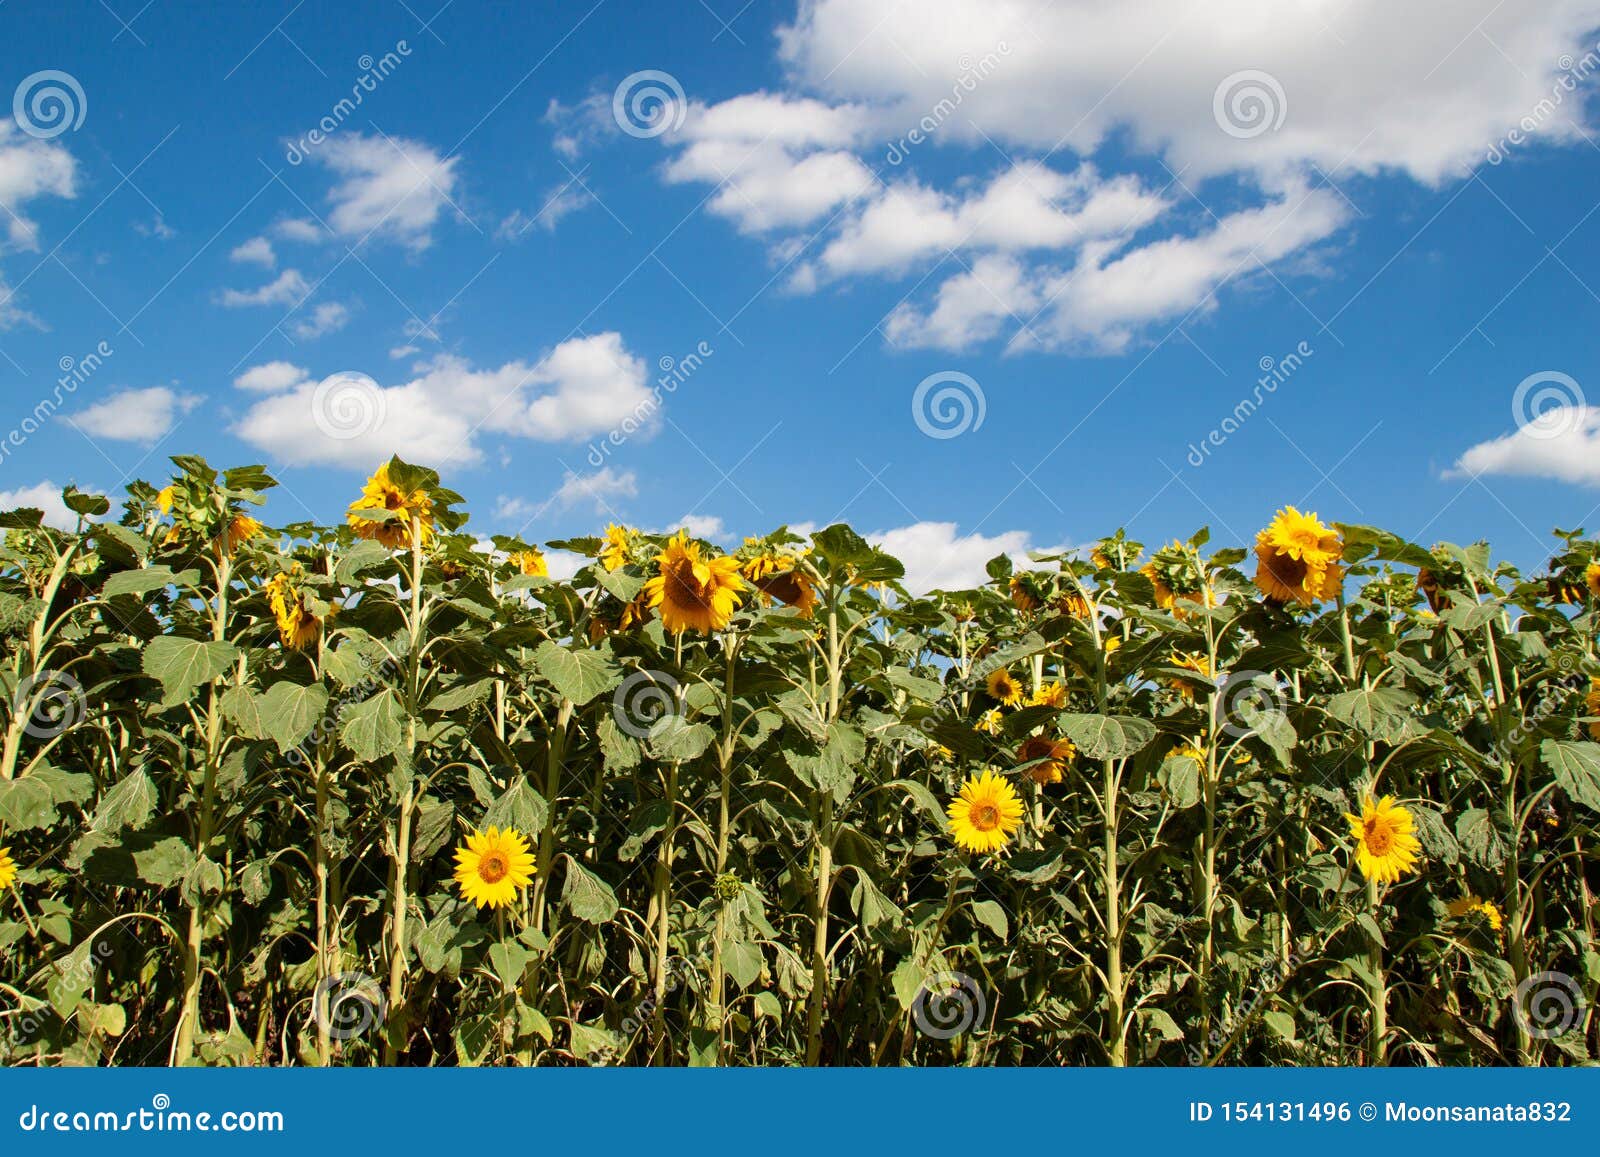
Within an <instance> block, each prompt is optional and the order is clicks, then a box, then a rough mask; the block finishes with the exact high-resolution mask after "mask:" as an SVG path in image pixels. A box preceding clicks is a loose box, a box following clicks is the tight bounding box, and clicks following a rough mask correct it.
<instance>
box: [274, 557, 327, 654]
mask: <svg viewBox="0 0 1600 1157" xmlns="http://www.w3.org/2000/svg"><path fill="white" fill-rule="evenodd" d="M299 574H300V566H299V564H298V563H297V564H295V567H294V569H293V570H292V571H290V572H289V573H287V574H285V573H282V572H280V573H278V574H275V575H273V576H272V578H271V579H269V580H268V582H267V587H266V590H267V606H269V607H271V608H272V615H273V617H274V618H275V619H277V620H278V639H279V641H281V642H282V644H283V647H284V649H285V650H288V651H301V650H304V649H305V648H306V647H309V646H311V645H312V644H313V643H315V642H316V641H317V638H318V637H319V636H320V635H321V634H322V620H320V619H318V618H317V616H316V615H314V614H312V612H311V608H310V607H308V606H307V605H306V600H305V596H304V595H303V594H301V592H300V590H299V589H298V588H297V587H296V586H295V585H294V577H295V576H297V575H299Z"/></svg>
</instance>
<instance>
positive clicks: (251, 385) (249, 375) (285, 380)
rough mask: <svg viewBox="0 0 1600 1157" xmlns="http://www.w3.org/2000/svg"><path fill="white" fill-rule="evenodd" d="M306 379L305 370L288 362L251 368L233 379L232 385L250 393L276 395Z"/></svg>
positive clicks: (270, 363) (268, 363) (269, 363)
mask: <svg viewBox="0 0 1600 1157" xmlns="http://www.w3.org/2000/svg"><path fill="white" fill-rule="evenodd" d="M308 377H309V375H308V374H307V373H306V372H305V370H303V369H301V368H300V367H299V366H296V365H291V364H290V363H288V362H266V363H265V364H263V365H259V366H251V367H250V368H249V369H247V370H245V372H244V373H242V374H240V375H239V376H238V377H236V378H234V379H233V384H234V385H235V386H237V387H238V388H239V389H241V390H249V391H250V392H252V393H257V394H276V393H278V392H280V391H282V390H287V389H289V388H290V387H291V386H298V385H299V384H300V383H301V382H304V381H306V380H307V379H308Z"/></svg>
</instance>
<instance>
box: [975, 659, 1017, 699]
mask: <svg viewBox="0 0 1600 1157" xmlns="http://www.w3.org/2000/svg"><path fill="white" fill-rule="evenodd" d="M983 686H984V689H985V690H987V691H988V692H989V698H991V699H994V700H996V701H998V702H1000V703H1004V704H1005V705H1006V706H1007V707H1016V706H1018V705H1019V704H1020V703H1021V702H1022V684H1021V683H1018V682H1017V681H1016V679H1014V678H1012V676H1011V672H1010V671H1007V670H1006V669H1005V668H1004V667H1001V668H1000V669H999V670H997V671H991V672H989V677H988V678H987V679H985V680H984V681H983Z"/></svg>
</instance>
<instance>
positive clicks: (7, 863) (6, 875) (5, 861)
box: [0, 848, 17, 890]
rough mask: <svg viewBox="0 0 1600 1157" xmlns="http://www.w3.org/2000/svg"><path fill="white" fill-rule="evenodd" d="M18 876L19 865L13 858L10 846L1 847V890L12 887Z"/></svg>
mask: <svg viewBox="0 0 1600 1157" xmlns="http://www.w3.org/2000/svg"><path fill="white" fill-rule="evenodd" d="M16 878H17V865H16V864H15V863H14V862H13V861H12V859H11V849H10V848H0V890H3V889H5V888H9V887H11V881H12V880H15V879H16Z"/></svg>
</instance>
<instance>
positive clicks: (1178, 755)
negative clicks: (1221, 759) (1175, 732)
mask: <svg viewBox="0 0 1600 1157" xmlns="http://www.w3.org/2000/svg"><path fill="white" fill-rule="evenodd" d="M1167 758H1168V759H1192V760H1194V761H1195V762H1196V763H1198V764H1199V765H1200V766H1201V767H1204V766H1205V765H1206V753H1205V752H1203V751H1201V750H1200V749H1199V748H1198V747H1196V746H1195V745H1194V744H1192V743H1180V744H1178V746H1177V747H1174V748H1173V749H1172V750H1171V751H1169V752H1167Z"/></svg>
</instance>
